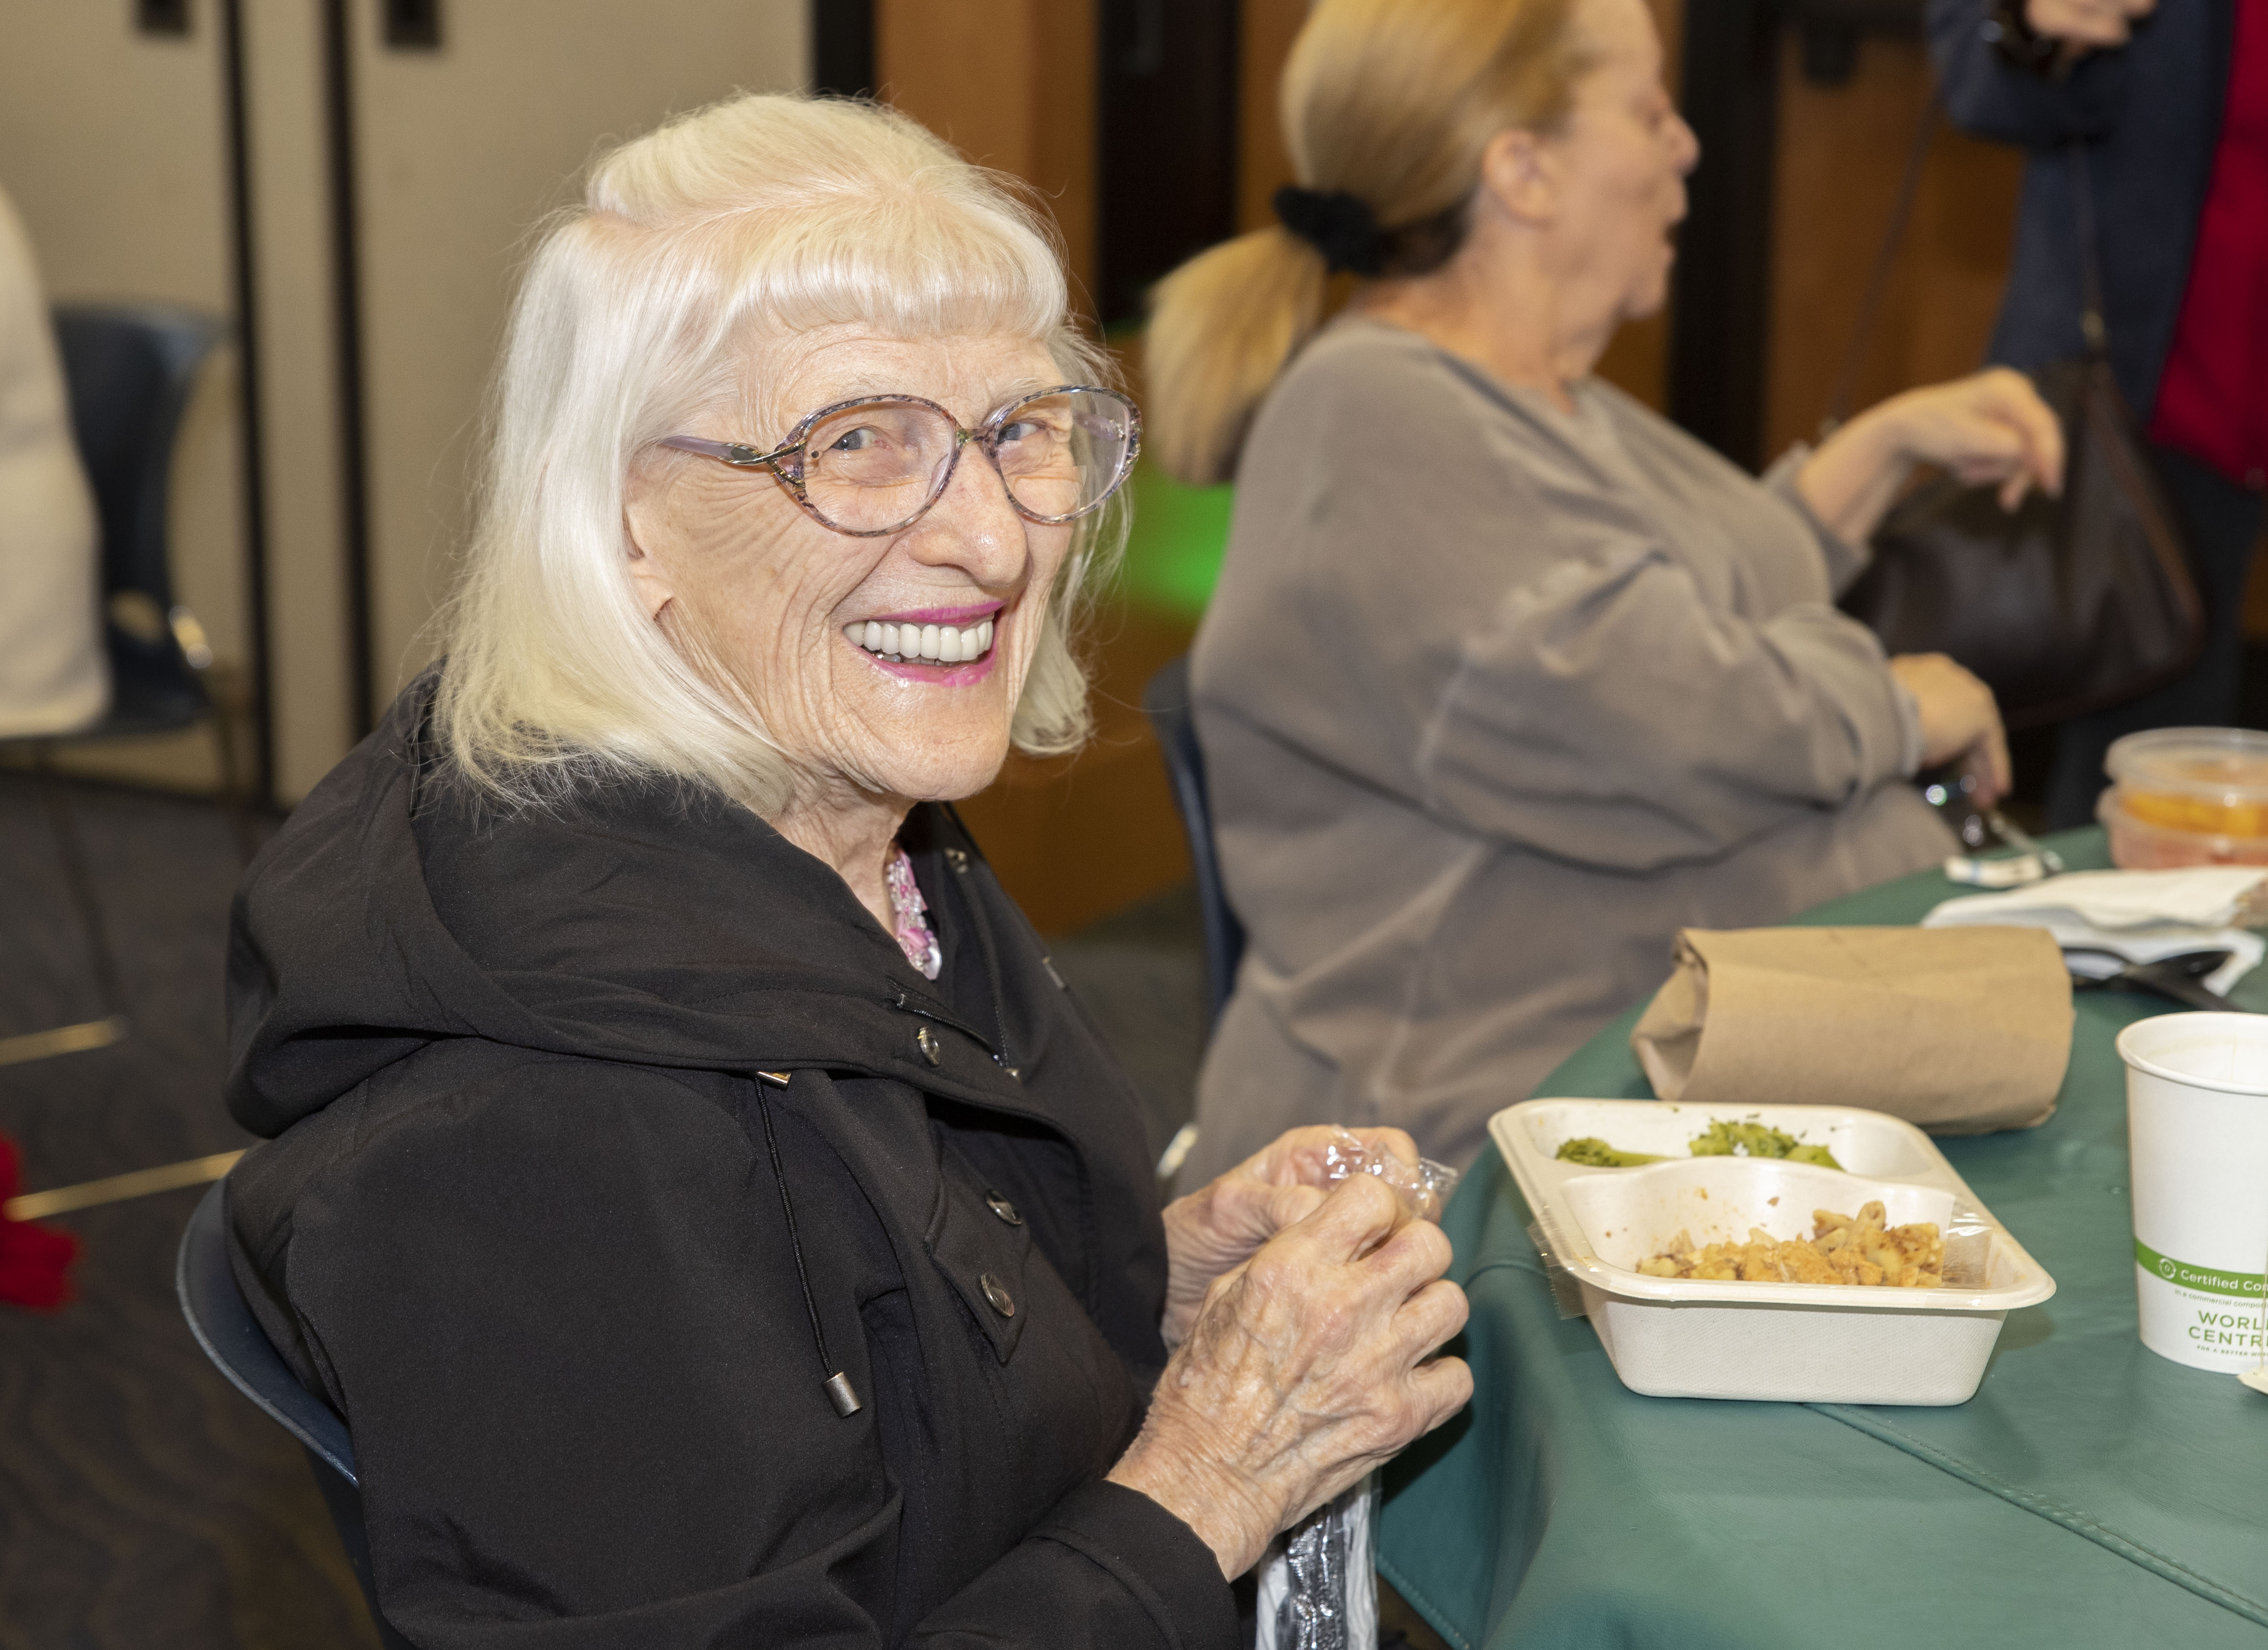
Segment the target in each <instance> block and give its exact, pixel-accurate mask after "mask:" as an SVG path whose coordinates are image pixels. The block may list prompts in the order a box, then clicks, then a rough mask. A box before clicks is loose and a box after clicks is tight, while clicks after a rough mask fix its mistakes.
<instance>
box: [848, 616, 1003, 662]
mask: <svg viewBox="0 0 2268 1650" xmlns="http://www.w3.org/2000/svg"><path fill="white" fill-rule="evenodd" d="M843 635H844V636H846V637H849V638H850V640H851V643H852V645H855V646H858V647H863V648H865V650H866V651H867V652H870V653H877V654H880V656H881V657H883V658H884V659H932V660H934V661H936V662H937V663H938V664H940V665H957V664H961V663H962V662H964V661H966V660H969V659H982V658H983V657H984V655H985V654H987V653H989V652H991V651H992V621H991V620H990V619H985V620H982V621H980V622H977V623H976V624H970V625H958V624H886V623H884V622H881V621H880V620H879V619H867V620H864V621H862V622H855V623H851V624H846V625H844V626H843Z"/></svg>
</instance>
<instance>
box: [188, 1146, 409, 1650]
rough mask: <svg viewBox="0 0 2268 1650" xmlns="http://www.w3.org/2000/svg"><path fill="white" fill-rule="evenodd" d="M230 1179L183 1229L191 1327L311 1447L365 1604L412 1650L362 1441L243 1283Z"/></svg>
mask: <svg viewBox="0 0 2268 1650" xmlns="http://www.w3.org/2000/svg"><path fill="white" fill-rule="evenodd" d="M227 1187H228V1182H226V1181H225V1180H223V1181H217V1182H215V1183H214V1184H213V1187H212V1189H211V1190H210V1191H208V1192H206V1193H205V1195H204V1196H203V1197H201V1198H199V1199H198V1200H197V1208H196V1212H195V1214H193V1215H191V1216H190V1217H189V1229H188V1231H187V1232H184V1233H183V1234H181V1250H180V1256H179V1257H178V1258H177V1259H176V1260H175V1262H174V1266H173V1293H175V1294H176V1295H177V1296H178V1297H179V1298H180V1303H181V1315H182V1316H183V1317H185V1318H187V1319H188V1321H189V1333H190V1334H192V1335H194V1336H195V1337H196V1339H197V1344H198V1345H199V1346H200V1347H202V1348H203V1349H204V1354H205V1356H206V1357H208V1358H210V1359H212V1361H213V1365H214V1366H215V1367H216V1368H217V1369H218V1370H219V1371H220V1372H221V1374H224V1375H226V1376H227V1377H228V1379H229V1382H230V1384H231V1385H232V1386H234V1387H235V1388H236V1389H237V1390H238V1391H239V1392H241V1393H242V1394H244V1396H246V1397H247V1398H250V1399H251V1400H252V1401H253V1402H254V1403H256V1404H258V1405H259V1406H260V1407H261V1409H262V1410H264V1411H267V1412H268V1416H269V1419H271V1420H273V1421H274V1422H275V1423H276V1425H278V1426H281V1427H282V1428H283V1429H284V1431H285V1432H287V1433H291V1436H292V1437H294V1438H296V1439H298V1440H299V1442H300V1443H301V1444H302V1445H304V1446H305V1447H306V1451H307V1460H308V1462H309V1464H310V1465H311V1466H313V1468H314V1470H315V1483H316V1485H317V1487H318V1488H320V1490H321V1491H322V1492H323V1500H324V1502H325V1503H326V1504H327V1505H328V1506H329V1507H330V1509H331V1521H332V1522H333V1523H334V1524H335V1525H337V1526H338V1531H339V1541H340V1543H341V1544H342V1545H343V1546H344V1547H345V1548H346V1551H347V1562H348V1563H350V1565H353V1566H354V1573H355V1580H357V1581H359V1582H361V1583H362V1596H363V1602H365V1604H367V1605H368V1606H369V1607H370V1614H371V1619H372V1622H373V1623H374V1624H376V1625H377V1628H378V1636H379V1643H381V1644H382V1645H384V1646H386V1650H409V1641H408V1640H407V1639H403V1638H402V1637H401V1635H400V1634H399V1633H397V1632H394V1629H393V1628H392V1627H391V1626H390V1625H388V1624H387V1620H386V1617H383V1616H381V1615H379V1611H378V1592H377V1589H376V1587H374V1586H373V1585H372V1581H371V1573H370V1541H369V1538H368V1536H365V1534H364V1531H363V1521H362V1492H361V1490H360V1488H359V1487H358V1485H357V1480H356V1477H355V1457H354V1444H353V1441H352V1440H350V1439H349V1438H348V1436H347V1424H346V1423H345V1422H344V1421H343V1420H342V1419H340V1418H339V1414H338V1411H335V1410H334V1409H332V1408H331V1406H330V1405H329V1404H328V1403H324V1402H323V1400H322V1399H320V1398H319V1397H317V1396H315V1395H314V1394H313V1393H312V1392H310V1391H308V1390H307V1389H306V1388H305V1387H303V1386H301V1385H300V1384H299V1378H298V1376H297V1375H295V1374H292V1373H291V1366H290V1365H288V1364H286V1363H285V1362H284V1359H283V1355H282V1354H281V1353H279V1352H276V1347H275V1344H274V1343H273V1342H271V1341H270V1340H269V1338H268V1331H267V1330H263V1329H261V1327H260V1320H259V1319H258V1318H256V1317H254V1316H253V1315H252V1308H251V1307H250V1306H248V1305H247V1303H246V1301H245V1299H244V1292H243V1291H242V1290H241V1289H239V1287H238V1286H237V1282H236V1273H235V1271H233V1270H232V1268H231V1266H230V1265H229V1259H228V1217H227V1212H226V1209H225V1198H226V1196H227Z"/></svg>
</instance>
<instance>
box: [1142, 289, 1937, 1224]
mask: <svg viewBox="0 0 2268 1650" xmlns="http://www.w3.org/2000/svg"><path fill="white" fill-rule="evenodd" d="M1573 394H1574V400H1575V402H1576V412H1575V414H1574V415H1573V416H1568V415H1567V414H1565V413H1563V412H1561V411H1559V410H1558V409H1557V408H1555V407H1554V406H1553V405H1552V404H1551V403H1550V401H1549V400H1548V399H1547V398H1546V397H1545V396H1543V395H1542V394H1538V393H1535V392H1533V391H1528V390H1524V389H1518V388H1507V387H1505V386H1504V385H1502V384H1499V383H1498V382H1497V381H1496V380H1495V379H1492V378H1491V377H1490V376H1489V375H1488V374H1487V373H1486V372H1483V371H1482V370H1481V369H1479V368H1477V367H1475V366H1473V365H1470V364H1469V363H1468V362H1465V361H1462V360H1460V359H1458V358H1456V357H1453V356H1451V355H1448V354H1447V353H1445V352H1444V351H1442V350H1438V349H1436V348H1435V347H1434V346H1433V345H1432V344H1431V343H1428V342H1426V341H1425V339H1423V338H1421V337H1419V336H1418V335H1415V334H1412V333H1409V332H1405V331H1402V330H1400V329H1398V328H1393V327H1388V326H1386V325H1383V324H1381V323H1379V322H1375V321H1370V320H1342V321H1340V322H1338V323H1337V324H1335V325H1334V326H1332V327H1330V328H1328V329H1327V330H1326V331H1325V332H1324V333H1323V334H1322V335H1321V336H1319V337H1318V338H1317V339H1316V340H1315V341H1314V343H1311V344H1310V345H1309V346H1308V347H1307V349H1306V350H1304V351H1303V352H1302V353H1301V354H1300V356H1299V357H1298V358H1297V359H1296V360H1295V361H1294V362H1293V363H1292V365H1291V367H1290V368H1289V369H1288V370H1287V371H1286V372H1285V375H1284V377H1283V379H1281V380H1280V381H1279V382H1278V385H1277V386H1276V387H1275V389H1274V390H1273V391H1272V392H1271V393H1270V396H1269V398H1268V400H1267V401H1266V403H1265V404H1264V405H1263V408H1262V409H1261V411H1260V414H1259V416H1258V418H1257V420H1256V424H1255V425H1254V428H1253V430H1252V432H1251V436H1250V438H1249V440H1248V443H1247V445H1246V446H1245V450H1244V455H1243V459H1242V461H1241V467H1240V468H1239V471H1238V489H1237V497H1236V513H1235V519H1234V523H1233V529H1232V532H1231V534H1230V540H1229V550H1228V557H1227V563H1226V568H1225V570H1224V571H1223V574H1222V577H1221V581H1220V585H1219V589H1218V591H1217V592H1216V593H1215V594H1214V597H1213V601H1212V605H1211V610H1210V611H1209V612H1208V613H1207V614H1206V615H1205V620H1204V626H1203V628H1202V629H1201V630H1199V632H1198V635H1197V645H1196V647H1195V650H1194V657H1193V663H1192V673H1193V681H1194V693H1195V698H1196V712H1197V730H1198V733H1199V736H1200V738H1201V740H1202V741H1203V743H1204V753H1205V764H1206V770H1207V772H1208V775H1209V777H1210V779H1211V792H1212V804H1213V808H1214V811H1215V821H1216V827H1217V830H1218V835H1219V843H1220V854H1221V860H1222V866H1223V870H1224V873H1225V876H1226V882H1227V886H1228V893H1229V896H1230V899H1231V902H1233V904H1234V906H1235V908H1236V910H1237V912H1238V914H1239V915H1240V916H1241V917H1242V918H1243V920H1244V923H1245V925H1246V927H1247V929H1248V932H1249V934H1250V940H1249V944H1248V949H1247V951H1246V954H1245V957H1244V961H1243V965H1242V967H1241V970H1240V972H1239V974H1238V976H1237V982H1236V992H1235V996H1234V998H1233V1000H1232V1001H1231V1003H1230V1005H1229V1006H1228V1009H1227V1011H1226V1014H1225V1015H1224V1016H1223V1019H1222V1021H1221V1024H1220V1026H1219V1030H1218V1033H1217V1035H1215V1037H1214V1039H1213V1042H1212V1046H1211V1050H1210V1051H1209V1052H1208V1055H1207V1057H1206V1060H1205V1064H1204V1072H1203V1074H1202V1076H1201V1078H1200V1079H1199V1085H1198V1101H1197V1121H1198V1126H1199V1134H1198V1140H1197V1148H1196V1151H1195V1152H1194V1153H1192V1154H1191V1156H1190V1158H1189V1161H1188V1163H1187V1166H1186V1167H1185V1168H1184V1169H1183V1171H1182V1184H1183V1185H1184V1187H1187V1186H1191V1185H1196V1184H1199V1183H1202V1182H1203V1181H1204V1180H1205V1179H1206V1178H1208V1177H1210V1176H1211V1175H1214V1174H1217V1173H1219V1172H1220V1171H1221V1170H1223V1169H1225V1168H1228V1167H1230V1166H1231V1165H1233V1164H1234V1163H1236V1162H1238V1161H1240V1160H1241V1159H1243V1158H1244V1157H1246V1156H1247V1155H1248V1154H1249V1153H1252V1152H1255V1151H1257V1150H1258V1149H1259V1148H1260V1147H1261V1146H1263V1145H1265V1144H1267V1142H1268V1141H1269V1140H1270V1139H1272V1138H1274V1137H1275V1136H1276V1135H1277V1134H1278V1132H1280V1131H1282V1130H1284V1129H1285V1128H1288V1127H1290V1126H1292V1124H1294V1123H1315V1122H1327V1121H1329V1122H1341V1123H1351V1124H1357V1125H1362V1124H1378V1123H1391V1124H1395V1125H1398V1126H1400V1127H1403V1128H1405V1129H1408V1130H1409V1131H1410V1132H1411V1133H1412V1134H1414V1135H1415V1136H1416V1137H1417V1138H1418V1144H1419V1145H1420V1146H1421V1147H1422V1148H1424V1149H1425V1151H1426V1152H1427V1153H1430V1154H1432V1155H1433V1156H1436V1157H1440V1158H1443V1159H1446V1160H1450V1161H1453V1162H1456V1163H1460V1164H1462V1163H1463V1162H1465V1161H1466V1160H1469V1159H1470V1158H1471V1156H1472V1155H1473V1153H1475V1152H1476V1151H1477V1150H1478V1149H1479V1146H1480V1145H1481V1142H1482V1140H1483V1138H1484V1136H1485V1133H1486V1130H1487V1125H1488V1119H1489V1118H1490V1116H1491V1115H1492V1114H1494V1113H1495V1112H1496V1111H1498V1110H1499V1109H1501V1108H1503V1107H1506V1106H1509V1105H1512V1104H1513V1103H1514V1102H1515V1101H1521V1100H1525V1099H1527V1098H1528V1095H1529V1093H1530V1091H1531V1090H1532V1089H1533V1088H1534V1087H1535V1085H1536V1084H1537V1083H1538V1082H1539V1081H1540V1080H1541V1079H1543V1076H1544V1075H1545V1074H1546V1073H1547V1072H1550V1070H1551V1068H1552V1067H1553V1066H1555V1065H1557V1064H1558V1063H1559V1062H1560V1061H1561V1060H1562V1059H1564V1058H1565V1057H1567V1056H1568V1055H1569V1054H1571V1053H1572V1052H1573V1051H1574V1050H1575V1049H1576V1048H1578V1047H1579V1046H1580V1044H1581V1043H1582V1042H1584V1041H1585V1040H1586V1039H1587V1038H1588V1037H1589V1036H1590V1035H1592V1034H1593V1033H1594V1032H1595V1031H1597V1030H1598V1029H1599V1028H1600V1027H1601V1026H1602V1025H1604V1024H1605V1023H1606V1022H1607V1021H1608V1020H1610V1019H1612V1018H1613V1017H1614V1015H1615V1014H1616V1013H1619V1012H1620V1011H1622V1010H1623V1009H1624V1008H1626V1007H1628V1006H1629V1005H1631V1004H1632V1003H1633V1002H1636V1001H1637V1000H1638V999H1639V998H1643V997H1644V996H1646V994H1648V993H1649V992H1651V991H1653V989H1654V988H1655V987H1656V986H1657V985H1659V984H1660V983H1661V980H1662V979H1663V978H1664V977H1665V976H1667V975H1668V969H1669V947H1670V942H1671V939H1672V937H1673V936H1674V935H1675V932H1676V931H1677V930H1678V929H1680V928H1682V927H1687V926H1697V927H1707V928H1738V927H1749V926H1755V925H1759V924H1771V923H1777V922H1779V921H1781V920H1783V919H1784V918H1786V917H1789V916H1792V915H1793V914H1794V913H1795V912H1797V911H1799V910H1803V909H1804V908H1805V907H1807V906H1808V905H1812V904H1815V903H1816V902H1819V901H1821V900H1824V899H1828V898H1831V897H1833V896H1835V895H1841V894H1845V893H1849V892H1851V891H1852V890H1853V889H1857V888H1864V887H1867V886H1868V885H1869V884H1872V883H1874V882H1879V881H1881V880H1884V879H1886V878H1889V877H1894V876H1897V875H1901V874H1903V873H1906V872H1910V871H1913V870H1917V869H1918V868H1920V867H1922V866H1926V865H1929V864H1932V863H1933V862H1934V861H1935V860H1937V859H1939V858H1941V857H1942V856H1943V855H1945V854H1946V853H1947V852H1948V851H1951V848H1952V844H1953V838H1952V836H1951V834H1950V833H1949V832H1948V831H1947V830H1946V829H1944V828H1943V826H1942V825H1940V823H1939V821H1938V820H1937V818H1936V816H1935V815H1934V814H1933V812H1932V811H1931V809H1930V808H1929V807H1927V805H1926V804H1925V803H1924V802H1923V801H1922V799H1921V798H1920V796H1919V795H1918V793H1917V792H1915V791H1914V790H1913V788H1912V787H1911V785H1909V784H1905V783H1904V780H1905V779H1907V778H1908V777H1911V775H1912V773H1913V771H1914V770H1915V767H1916V765H1917V762H1918V757H1919V749H1920V734H1919V729H1918V726H1917V723H1916V720H1915V716H1914V711H1913V706H1912V703H1911V699H1909V698H1908V696H1906V694H1905V693H1904V691H1903V690H1902V689H1899V688H1898V687H1897V686H1896V682H1895V681H1893V679H1892V678H1891V675H1890V674H1889V669H1888V667H1887V666H1886V664H1885V661H1884V659H1883V656H1882V652H1881V647H1880V646H1879V645H1877V644H1876V642H1875V640H1874V637H1873V635H1872V634H1871V633H1870V632H1868V631H1867V630H1866V629H1865V628H1864V627H1862V626H1860V625H1859V624H1858V623H1856V622H1853V621H1852V620H1850V619H1848V618H1845V616H1843V615H1841V614H1839V613H1837V611H1836V610H1835V608H1834V607H1833V606H1832V605H1831V604H1832V601H1833V597H1834V593H1835V592H1836V591H1837V589H1839V588H1840V587H1841V586H1844V585H1845V584H1847V583H1848V582H1849V581H1850V580H1851V579H1852V578H1853V577H1855V576H1856V575H1857V574H1858V572H1859V571H1860V569H1861V568H1862V567H1863V566H1864V565H1865V559H1866V557H1865V553H1864V551H1863V550H1860V549H1855V548H1853V547H1852V546H1850V545H1848V544H1845V543H1844V542H1843V541H1840V540H1838V539H1837V538H1836V537H1835V536H1834V535H1832V534H1830V533H1828V532H1827V531H1825V530H1824V529H1823V527H1821V526H1820V525H1819V524H1818V522H1817V521H1816V520H1815V519H1814V518H1813V517H1812V516H1811V514H1810V512H1808V510H1807V509H1806V508H1805V507H1804V506H1803V505H1802V504H1801V503H1800V500H1799V498H1798V497H1797V495H1796V493H1795V491H1794V488H1793V470H1794V468H1795V465H1794V461H1793V460H1794V458H1795V457H1796V456H1798V455H1791V458H1790V459H1789V460H1783V461H1782V463H1781V464H1780V465H1779V466H1778V468H1776V469H1775V470H1774V471H1773V473H1772V474H1771V475H1769V476H1767V477H1766V478H1765V480H1764V482H1761V483H1760V482H1757V481H1756V479H1755V478H1754V477H1752V476H1749V475H1746V474H1744V473H1742V471H1740V470H1738V469H1736V468H1734V467H1733V466H1732V465H1730V464H1728V463H1727V462H1726V461H1725V460H1723V459H1721V458H1719V457H1718V456H1717V455H1716V454H1715V453H1712V452H1711V451H1710V450H1709V449H1708V448H1706V447H1705V446H1702V445H1701V444H1700V443H1698V442H1697V441H1695V440H1693V439H1692V438H1690V437H1689V436H1687V435H1685V434H1684V433H1683V431H1679V430H1678V429H1676V428H1675V426H1674V425H1672V424H1669V423H1668V421H1666V420H1664V419H1662V418H1661V417H1660V416H1656V415H1655V414H1653V412H1650V411H1648V410H1647V409H1646V408H1644V407H1643V406H1641V405H1639V404H1638V402H1636V401H1632V400H1631V399H1630V398H1629V397H1628V396H1626V395H1624V394H1621V393H1620V392H1618V391H1616V390H1615V389H1614V388H1612V387H1609V386H1608V385H1606V384H1604V383H1602V382H1599V381H1597V380H1595V379H1592V380H1587V381H1585V382H1584V383H1582V384H1580V385H1578V386H1577V387H1575V390H1574V393H1573ZM1829 1098H1831V1096H1825V1095H1823V1096H1822V1099H1829Z"/></svg>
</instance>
